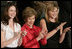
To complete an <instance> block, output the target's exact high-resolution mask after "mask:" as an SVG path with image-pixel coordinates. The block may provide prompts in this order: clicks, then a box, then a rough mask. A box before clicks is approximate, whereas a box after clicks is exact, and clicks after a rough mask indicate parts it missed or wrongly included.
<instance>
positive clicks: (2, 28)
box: [1, 22, 6, 31]
mask: <svg viewBox="0 0 72 49" xmlns="http://www.w3.org/2000/svg"><path fill="white" fill-rule="evenodd" d="M5 29H6V27H5V25H4V24H3V23H2V22H1V31H5Z"/></svg>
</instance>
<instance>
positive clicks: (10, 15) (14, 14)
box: [8, 6, 16, 19]
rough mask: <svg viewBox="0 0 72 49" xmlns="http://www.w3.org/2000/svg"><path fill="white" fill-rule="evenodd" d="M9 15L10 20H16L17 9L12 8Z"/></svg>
mask: <svg viewBox="0 0 72 49" xmlns="http://www.w3.org/2000/svg"><path fill="white" fill-rule="evenodd" d="M8 15H9V17H10V18H12V19H13V18H14V17H15V16H16V7H15V6H11V7H10V8H9V9H8Z"/></svg>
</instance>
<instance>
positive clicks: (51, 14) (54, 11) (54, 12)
mask: <svg viewBox="0 0 72 49" xmlns="http://www.w3.org/2000/svg"><path fill="white" fill-rule="evenodd" d="M58 13H59V9H58V8H56V7H54V9H52V10H50V11H48V16H49V17H51V18H53V19H55V18H57V17H58Z"/></svg>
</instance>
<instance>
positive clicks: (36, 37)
mask: <svg viewBox="0 0 72 49" xmlns="http://www.w3.org/2000/svg"><path fill="white" fill-rule="evenodd" d="M35 17H36V11H35V10H34V9H33V8H30V7H27V8H26V9H25V10H24V11H23V19H24V21H25V24H24V25H23V26H22V28H21V31H23V33H22V35H23V34H24V35H25V36H22V46H23V48H40V45H39V41H40V42H41V44H42V45H45V44H46V43H47V41H46V37H45V35H46V33H43V31H41V28H40V27H37V26H35V25H33V24H34V21H35Z"/></svg>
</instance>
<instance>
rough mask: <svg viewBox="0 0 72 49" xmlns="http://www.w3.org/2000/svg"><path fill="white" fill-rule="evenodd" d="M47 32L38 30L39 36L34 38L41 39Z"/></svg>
mask: <svg viewBox="0 0 72 49" xmlns="http://www.w3.org/2000/svg"><path fill="white" fill-rule="evenodd" d="M46 34H47V32H40V34H39V36H38V37H37V38H36V39H37V41H39V40H41V39H43V38H44V37H45V36H46Z"/></svg>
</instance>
